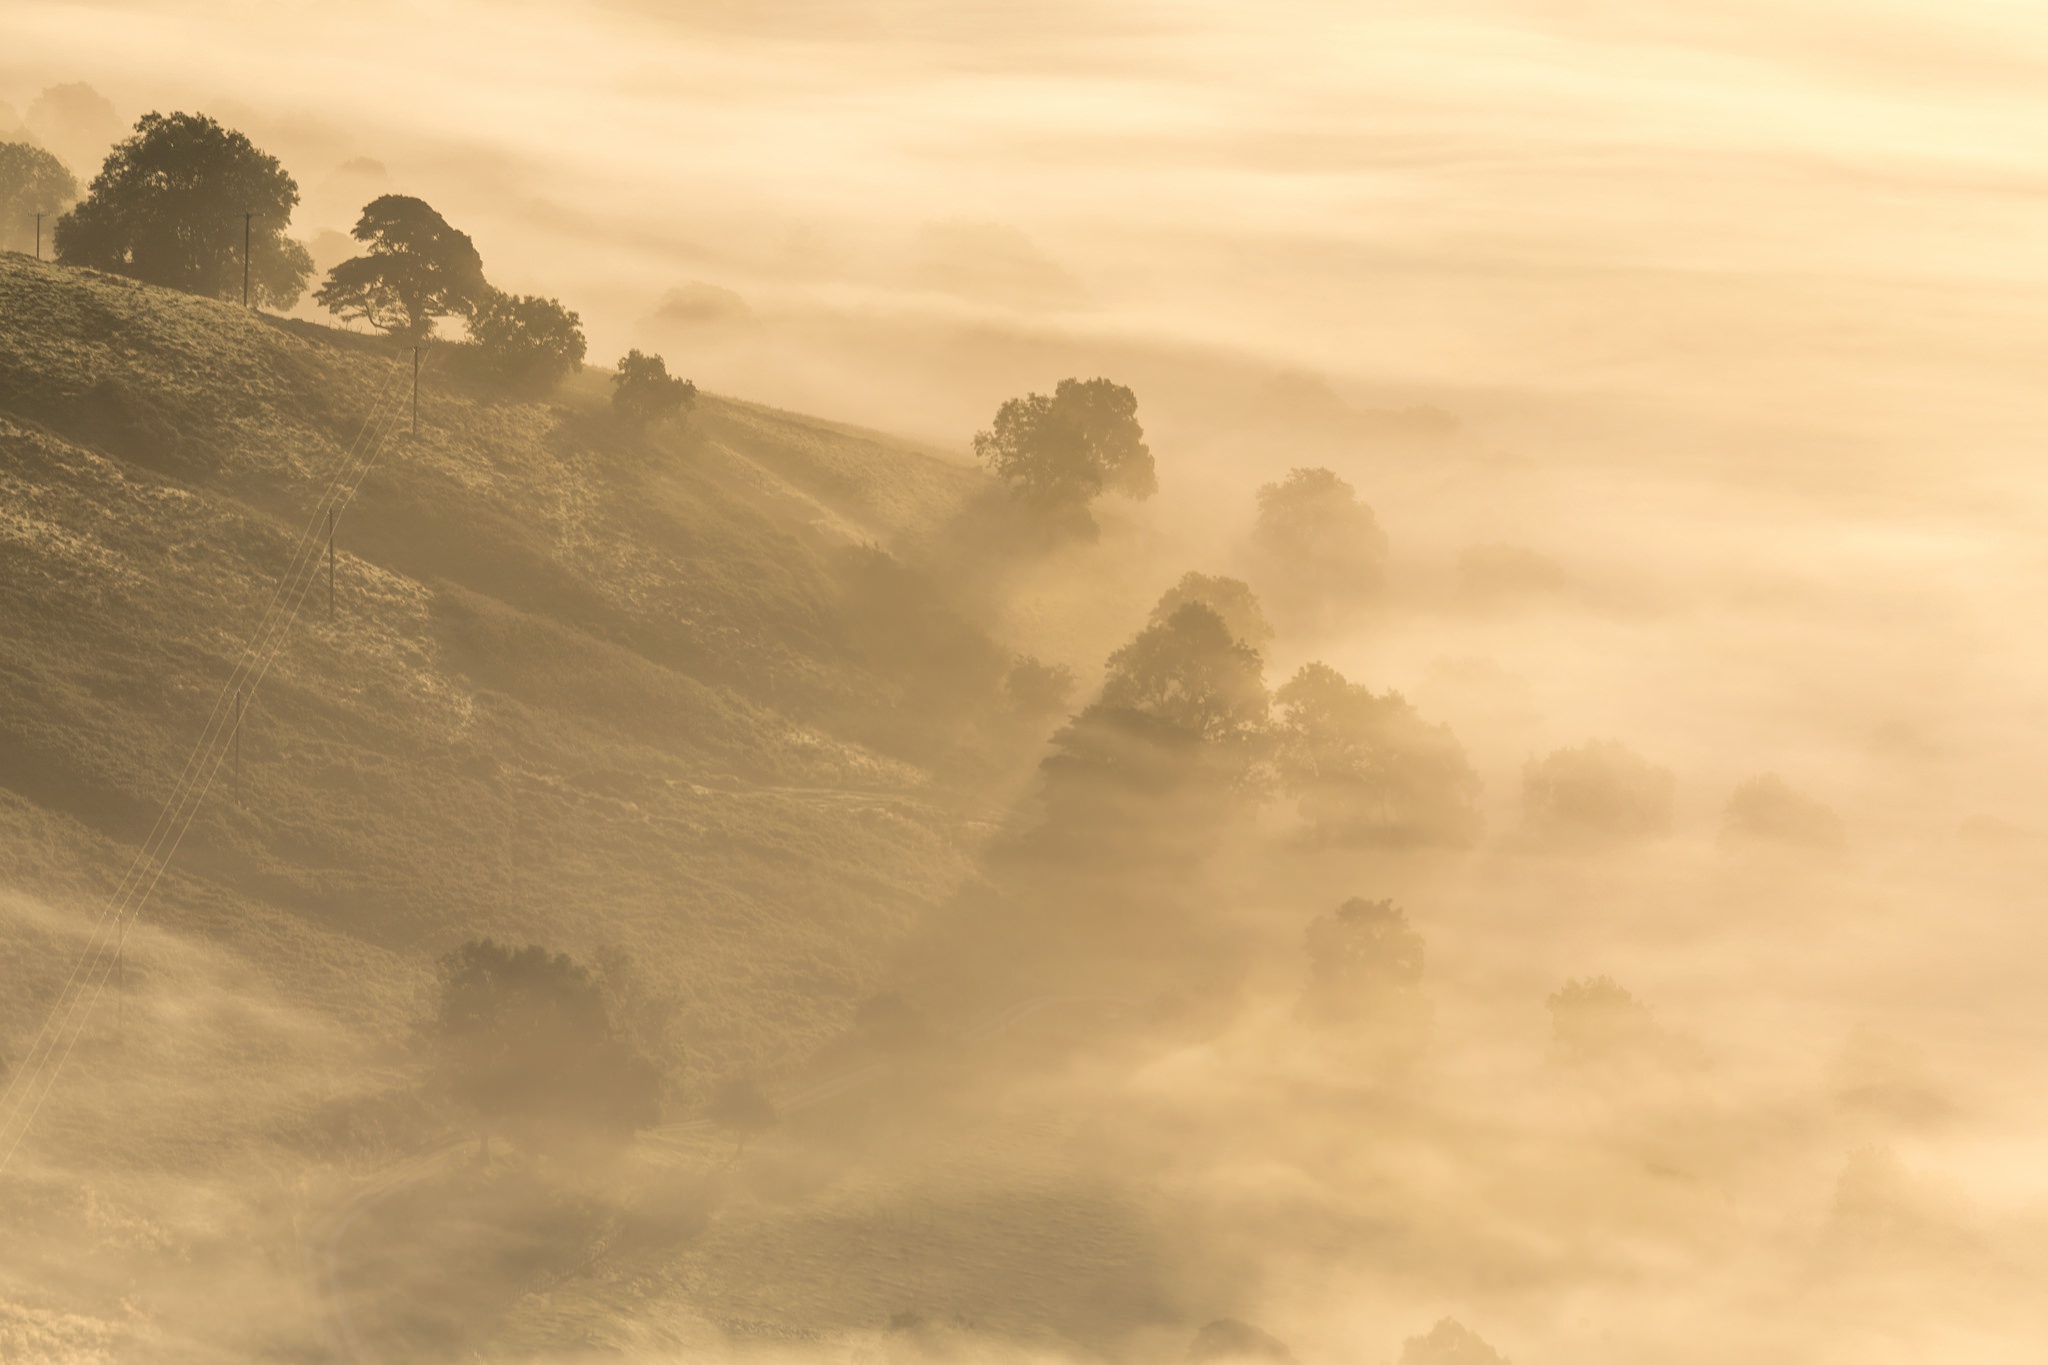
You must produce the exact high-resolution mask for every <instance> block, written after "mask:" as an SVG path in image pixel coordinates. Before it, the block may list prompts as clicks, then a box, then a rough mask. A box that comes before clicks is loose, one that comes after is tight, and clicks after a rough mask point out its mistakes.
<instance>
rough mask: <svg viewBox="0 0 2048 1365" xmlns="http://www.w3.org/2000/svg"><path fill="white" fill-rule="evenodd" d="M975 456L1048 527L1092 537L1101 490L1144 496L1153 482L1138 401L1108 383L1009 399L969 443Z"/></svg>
mask: <svg viewBox="0 0 2048 1365" xmlns="http://www.w3.org/2000/svg"><path fill="white" fill-rule="evenodd" d="M974 453H975V454H976V455H977V456H978V457H979V458H980V459H981V460H982V462H983V463H984V464H986V465H988V467H989V469H990V471H991V472H993V473H994V474H995V475H996V477H997V478H999V479H1002V480H1003V481H1004V482H1005V483H1007V484H1009V485H1010V491H1011V493H1012V494H1013V495H1014V496H1015V497H1016V498H1017V499H1018V500H1019V501H1021V502H1023V503H1024V504H1025V505H1026V506H1028V507H1030V508H1031V509H1032V510H1033V511H1034V512H1036V513H1038V514H1039V515H1040V516H1041V517H1043V518H1045V519H1046V520H1047V521H1049V522H1053V523H1055V524H1058V525H1061V526H1065V527H1068V528H1070V529H1073V530H1075V531H1080V532H1092V531H1093V529H1094V526H1095V522H1094V518H1092V517H1091V516H1089V514H1088V506H1089V504H1090V503H1092V502H1094V501H1095V499H1096V498H1098V497H1100V496H1101V495H1102V494H1103V493H1105V492H1110V493H1121V494H1124V495H1125V496H1127V497H1132V498H1146V497H1150V496H1151V495H1152V494H1153V493H1154V492H1156V491H1157V490H1158V487H1159V481H1158V476H1157V474H1156V472H1155V471H1154V468H1153V464H1152V452H1151V450H1150V449H1149V448H1148V447H1147V446H1146V445H1145V433H1144V429H1143V428H1142V427H1140V426H1139V425H1138V398H1137V395H1136V394H1134V393H1132V392H1131V391H1130V390H1129V389H1127V388H1125V387H1124V386H1123V385H1121V384H1113V383H1111V382H1110V381H1109V380H1107V379H1089V380H1080V379H1062V380H1061V381H1060V382H1059V384H1058V386H1057V387H1055V388H1054V390H1053V392H1052V395H1051V396H1050V397H1048V396H1047V395H1045V394H1042V393H1032V394H1026V395H1025V396H1024V397H1022V398H1012V399H1010V400H1009V401H1008V402H1006V403H1004V404H1003V405H1002V406H1001V407H1000V408H998V409H997V410H996V416H995V422H994V423H993V425H991V427H990V428H989V429H988V430H987V431H984V432H980V433H978V434H977V435H976V436H975V438H974Z"/></svg>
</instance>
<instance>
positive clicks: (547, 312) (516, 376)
mask: <svg viewBox="0 0 2048 1365" xmlns="http://www.w3.org/2000/svg"><path fill="white" fill-rule="evenodd" d="M469 335H470V337H471V339H472V340H474V341H475V342H476V345H477V356H478V360H479V362H480V364H481V367H482V369H483V372H484V374H485V375H486V376H487V377H488V378H490V379H491V380H492V381H494V382H495V383H497V384H499V385H500V386H502V387H503V388H505V389H506V390H507V391H509V392H512V393H516V394H519V395H522V396H525V397H529V398H544V397H546V396H547V395H548V394H551V393H553V392H554V391H555V388H556V386H558V385H559V384H560V383H561V382H562V381H563V380H564V379H567V378H568V377H569V376H570V375H572V374H574V373H576V371H577V370H578V369H580V368H582V365H583V356H584V352H585V350H586V346H585V343H584V340H583V320H582V319H581V318H579V317H577V316H576V314H574V313H572V312H570V311H569V310H568V309H567V308H564V307H563V306H562V305H561V303H560V302H558V301H557V300H555V299H544V298H541V297H539V296H538V295H535V294H501V293H498V292H497V291H495V290H493V291H491V292H490V293H488V294H487V295H485V297H484V298H482V299H481V300H479V301H478V303H477V306H476V309H475V310H474V311H473V312H472V313H471V315H470V319H469Z"/></svg>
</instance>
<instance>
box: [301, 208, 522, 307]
mask: <svg viewBox="0 0 2048 1365" xmlns="http://www.w3.org/2000/svg"><path fill="white" fill-rule="evenodd" d="M349 235H350V236H351V237H354V238H355V239H356V240H357V241H358V242H362V243H364V244H365V245H367V246H368V247H369V250H368V251H367V252H365V253H364V254H363V255H361V256H354V257H351V258H350V259H348V260H346V261H343V262H342V263H341V264H339V265H337V266H335V267H334V269H332V270H330V271H328V272H327V282H326V283H325V284H323V285H321V286H320V288H319V289H318V290H317V291H316V292H315V293H314V295H313V297H314V299H315V300H317V301H318V302H319V304H320V305H321V306H322V307H323V308H325V309H327V311H328V312H330V313H335V314H338V315H340V316H341V317H344V318H361V319H363V320H364V321H366V322H368V323H369V324H370V325H371V326H372V327H376V328H379V329H380V330H382V331H386V332H389V333H391V334H392V335H393V336H397V337H400V338H403V339H405V340H407V341H419V340H422V339H424V338H425V337H427V336H428V335H430V334H431V333H432V332H433V330H434V322H435V320H436V319H437V318H445V317H468V316H469V315H470V314H471V313H472V312H474V311H475V310H476V305H477V303H478V301H479V300H481V299H482V298H484V297H485V296H486V295H487V294H488V293H489V292H490V286H489V285H488V284H486V283H485V282H484V262H483V258H482V257H481V256H479V255H477V250H476V244H475V243H474V242H472V241H470V239H469V234H468V233H466V232H460V231H458V230H456V229H455V228H453V227H450V226H449V225H448V220H447V219H445V218H443V217H442V216H441V215H440V214H438V213H436V212H435V211H434V210H433V208H432V207H431V206H430V205H428V203H427V202H426V201H425V200H424V199H415V198H414V197H413V196H411V195H409V194H386V195H380V196H379V197H377V198H375V199H372V200H371V201H370V202H369V203H368V204H367V205H365V206H364V208H363V213H362V216H361V217H360V218H358V219H356V225H355V227H354V228H352V229H350V231H349Z"/></svg>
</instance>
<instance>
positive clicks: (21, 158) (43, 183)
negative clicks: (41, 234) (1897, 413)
mask: <svg viewBox="0 0 2048 1365" xmlns="http://www.w3.org/2000/svg"><path fill="white" fill-rule="evenodd" d="M77 201H78V182H77V181H76V180H74V179H73V178H72V176H71V172H69V171H67V170H65V169H64V163H63V162H61V161H59V160H58V159H57V158H56V157H54V156H51V155H50V154H49V153H48V152H46V151H44V150H43V149H42V148H41V147H35V146H31V145H30V144H28V143H26V142H0V248H18V249H20V250H23V251H26V250H28V249H29V248H30V247H31V245H32V244H33V243H34V241H35V237H36V228H35V222H36V215H37V214H39V213H40V214H45V215H52V216H54V215H55V214H57V213H59V212H61V211H63V210H64V209H67V208H70V207H71V205H72V204H74V203H76V202H77Z"/></svg>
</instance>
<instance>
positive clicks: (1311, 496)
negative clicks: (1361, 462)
mask: <svg viewBox="0 0 2048 1365" xmlns="http://www.w3.org/2000/svg"><path fill="white" fill-rule="evenodd" d="M1258 500H1259V513H1258V521H1257V523H1256V524H1255V525H1254V527H1253V530H1252V552H1253V555H1254V557H1255V558H1256V560H1257V561H1258V566H1259V570H1260V573H1259V582H1260V584H1261V585H1262V586H1264V587H1266V588H1267V590H1268V591H1269V593H1270V594H1271V595H1272V597H1273V599H1274V602H1275V604H1276V606H1279V607H1281V608H1284V609H1285V612H1284V614H1286V615H1291V616H1295V617H1301V618H1305V619H1307V620H1309V621H1311V622H1315V621H1319V620H1320V619H1322V618H1326V617H1330V616H1335V615H1341V614H1343V612H1344V611H1345V610H1347V609H1350V608H1355V607H1357V606H1358V605H1360V604H1361V603H1362V602H1363V601H1364V600H1365V599H1366V598H1367V597H1368V596H1369V595H1370V594H1371V593H1372V592H1374V591H1375V590H1376V589H1377V588H1378V587H1379V585H1380V581H1381V579H1382V577H1383V576H1384V574H1385V571H1386V561H1387V537H1386V535H1385V533H1384V532H1382V531H1381V530H1380V525H1379V521H1378V519H1377V518H1376V517H1374V516H1373V513H1372V509H1371V508H1370V507H1367V506H1366V505H1365V504H1364V503H1362V502H1360V501H1359V500H1358V494H1357V492H1356V491H1355V490H1354V489H1353V488H1352V487H1351V485H1350V484H1348V483H1346V482H1345V481H1344V480H1342V479H1340V478H1338V477H1337V475H1336V474H1335V473H1334V472H1332V471H1330V470H1328V469H1296V470H1293V471H1291V472H1290V473H1289V474H1288V475H1287V477H1286V478H1285V479H1283V480H1281V481H1280V482H1279V483H1269V484H1267V485H1266V486H1265V487H1263V488H1261V489H1260V490H1259V499H1258Z"/></svg>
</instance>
